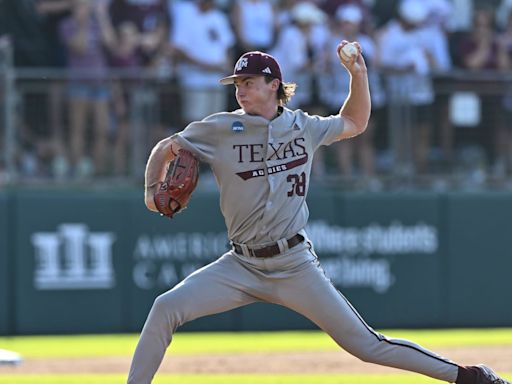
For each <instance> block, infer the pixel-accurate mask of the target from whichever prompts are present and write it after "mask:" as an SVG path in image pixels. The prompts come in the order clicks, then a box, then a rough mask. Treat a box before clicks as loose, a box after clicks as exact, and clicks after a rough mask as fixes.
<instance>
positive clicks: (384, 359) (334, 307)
mask: <svg viewBox="0 0 512 384" xmlns="http://www.w3.org/2000/svg"><path fill="white" fill-rule="evenodd" d="M305 252H306V251H305ZM308 252H309V251H308ZM278 285H279V288H278V297H276V302H277V303H278V304H282V305H285V306H287V307H288V308H290V309H293V310H294V311H297V312H299V313H301V314H302V315H304V316H306V317H307V318H309V319H310V320H312V321H313V322H315V323H316V324H317V325H318V326H319V327H320V328H321V329H323V330H324V331H325V332H327V333H328V334H329V335H330V336H331V337H332V338H333V339H334V340H335V341H336V342H337V343H338V345H340V346H341V347H342V348H343V349H345V350H346V351H347V352H349V353H351V354H352V355H354V356H356V357H358V358H359V359H361V360H363V361H365V362H369V363H375V364H380V365H385V366H388V367H394V368H400V369H404V370H407V371H412V372H417V373H421V374H423V375H426V376H430V377H433V378H435V379H439V380H444V381H447V382H450V383H453V382H455V380H456V379H457V374H458V368H459V366H458V365H457V364H456V363H454V362H452V361H450V360H447V359H445V358H443V357H441V356H439V355H437V354H435V353H433V352H431V351H429V350H427V349H425V348H422V347H420V346H419V345H417V344H415V343H412V342H410V341H407V340H400V339H390V338H387V337H386V336H384V335H382V334H380V333H377V332H375V331H374V330H373V329H372V328H371V327H369V326H368V325H367V324H366V322H365V321H364V320H363V319H362V318H361V316H360V315H359V314H358V313H357V311H356V310H355V309H354V308H353V307H352V305H351V304H350V303H349V302H348V300H347V299H346V298H345V297H344V296H343V295H342V294H341V293H340V292H339V291H337V290H336V288H335V287H334V286H333V285H332V284H331V282H330V280H329V279H328V278H327V277H326V276H325V274H324V272H323V270H322V269H321V267H320V266H319V265H318V263H317V262H315V261H313V262H311V263H309V264H307V265H306V266H304V267H303V268H302V269H301V270H300V271H297V274H296V275H295V276H294V277H291V278H287V279H284V280H281V281H280V282H279V283H278Z"/></svg>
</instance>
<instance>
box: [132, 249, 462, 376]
mask: <svg viewBox="0 0 512 384" xmlns="http://www.w3.org/2000/svg"><path fill="white" fill-rule="evenodd" d="M279 244H280V248H281V250H282V251H283V252H282V253H281V254H279V255H278V256H275V257H272V258H266V259H261V258H254V257H250V256H246V255H239V254H236V253H235V252H233V251H229V252H227V253H225V254H224V255H223V256H222V257H220V258H219V259H218V260H216V261H215V262H213V263H211V264H209V265H207V266H205V267H203V268H201V269H199V270H197V271H196V272H194V273H193V274H191V275H190V276H188V277H187V278H186V279H185V280H183V281H182V282H181V283H179V284H178V285H176V286H175V287H174V288H172V289H171V290H169V291H167V292H166V293H164V294H162V295H160V296H159V297H158V298H157V299H156V300H155V302H154V304H153V307H152V308H151V311H150V313H149V316H148V318H147V320H146V323H145V325H144V328H143V330H142V333H141V335H140V339H139V342H138V344H137V348H136V350H135V354H134V356H133V361H132V365H131V368H130V372H129V377H128V383H129V384H147V383H151V381H152V379H153V376H154V375H155V373H156V371H157V370H158V367H159V366H160V364H161V362H162V359H163V357H164V354H165V351H166V349H167V347H168V346H169V344H170V343H171V341H172V335H173V333H174V332H175V331H176V329H177V328H178V327H179V326H181V325H182V324H184V323H186V322H187V321H191V320H194V319H197V318H199V317H201V316H206V315H212V314H215V313H220V312H224V311H228V310H230V309H234V308H237V307H240V306H243V305H246V304H250V303H254V302H257V301H264V302H269V303H275V304H280V305H283V306H286V307H288V308H290V309H292V310H294V311H296V312H298V313H300V314H302V315H304V316H306V317H307V318H309V319H310V320H312V321H313V322H314V323H315V324H317V325H318V326H319V327H320V328H321V329H322V330H324V331H325V332H327V333H328V334H329V335H330V336H331V337H332V338H333V339H334V340H335V341H336V343H338V345H339V346H340V347H342V348H343V349H344V350H346V351H347V352H349V353H351V354H352V355H354V356H356V357H357V358H359V359H361V360H362V361H365V362H369V363H375V364H380V365H385V366H389V367H394V368H400V369H404V370H407V371H412V372H417V373H421V374H423V375H427V376H430V377H433V378H435V379H439V380H443V381H446V382H450V383H453V382H455V380H456V378H457V373H458V366H457V365H456V364H455V363H453V362H451V361H449V360H446V359H444V358H442V357H440V356H438V355H436V354H435V353H433V352H430V351H428V350H426V349H424V348H422V347H420V346H418V345H416V344H414V343H412V342H410V341H406V340H399V339H389V338H387V337H386V336H384V335H382V334H380V333H377V332H375V331H374V330H373V329H372V328H370V327H369V326H368V325H367V324H366V323H365V322H364V320H363V319H362V318H361V316H360V315H359V314H358V313H357V312H356V310H355V309H354V308H353V307H352V305H351V304H350V303H349V302H348V301H347V299H345V297H343V295H341V293H340V292H338V291H337V290H336V288H335V287H334V286H333V285H332V284H331V282H330V281H329V279H328V278H327V277H326V276H325V274H324V271H323V270H322V268H321V267H320V265H319V262H318V259H317V256H316V255H315V253H314V251H313V249H312V247H311V244H310V243H309V241H307V240H306V241H304V242H303V243H301V244H299V245H297V246H295V247H293V248H292V249H287V244H286V243H285V242H279ZM244 251H245V249H244ZM244 253H245V252H244Z"/></svg>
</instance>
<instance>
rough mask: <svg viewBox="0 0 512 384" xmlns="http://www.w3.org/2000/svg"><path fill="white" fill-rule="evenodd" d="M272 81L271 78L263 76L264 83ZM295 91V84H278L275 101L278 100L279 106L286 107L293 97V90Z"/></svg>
mask: <svg viewBox="0 0 512 384" xmlns="http://www.w3.org/2000/svg"><path fill="white" fill-rule="evenodd" d="M272 80H274V78H273V77H270V76H265V81H266V82H267V83H270V82H271V81H272ZM296 89H297V84H295V83H284V82H282V81H281V82H280V83H279V88H278V89H277V100H279V105H281V106H283V105H286V104H287V103H288V102H289V101H290V99H291V98H292V96H293V95H295V90H296Z"/></svg>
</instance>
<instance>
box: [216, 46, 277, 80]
mask: <svg viewBox="0 0 512 384" xmlns="http://www.w3.org/2000/svg"><path fill="white" fill-rule="evenodd" d="M262 75H263V76H270V77H273V78H274V79H279V80H280V81H283V78H282V76H281V68H279V64H278V63H277V60H276V59H275V58H274V57H273V56H271V55H269V54H267V53H263V52H260V51H252V52H247V53H244V54H243V55H242V56H240V58H239V59H238V61H237V62H236V64H235V69H234V70H233V74H232V75H231V76H228V77H224V78H223V79H220V83H221V84H223V85H228V84H233V83H234V81H235V78H237V77H242V76H262Z"/></svg>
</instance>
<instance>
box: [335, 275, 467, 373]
mask: <svg viewBox="0 0 512 384" xmlns="http://www.w3.org/2000/svg"><path fill="white" fill-rule="evenodd" d="M329 281H330V280H329ZM331 285H332V286H333V287H334V284H332V282H331ZM334 289H336V287H334ZM336 291H337V292H338V294H339V295H340V296H341V298H342V299H343V300H344V301H345V302H346V303H347V305H348V306H349V308H350V309H351V310H352V312H353V313H354V314H355V315H356V316H357V318H358V319H359V321H360V322H361V323H363V325H364V326H365V328H366V329H367V330H368V331H369V332H370V333H371V334H372V335H373V336H375V337H376V338H377V340H379V341H384V342H386V343H388V344H392V345H397V346H400V347H405V348H409V349H413V350H415V351H417V352H420V353H422V354H423V355H426V356H428V357H431V358H433V359H435V360H438V361H441V362H443V363H447V364H450V365H453V366H456V367H458V365H457V364H455V363H454V362H452V361H450V360H446V359H443V358H442V357H440V356H436V355H432V354H430V353H428V352H427V351H425V350H422V349H418V348H416V347H415V346H413V345H409V344H404V343H400V342H398V341H393V340H389V339H387V338H382V337H381V335H379V333H377V332H376V331H375V330H374V329H373V328H371V327H370V326H369V325H368V324H366V322H365V321H364V320H363V318H362V317H361V315H360V314H359V313H358V312H357V311H356V309H355V308H354V307H353V306H352V304H350V302H349V301H348V300H347V298H346V297H345V296H343V294H342V293H341V292H340V291H339V290H338V289H336Z"/></svg>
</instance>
